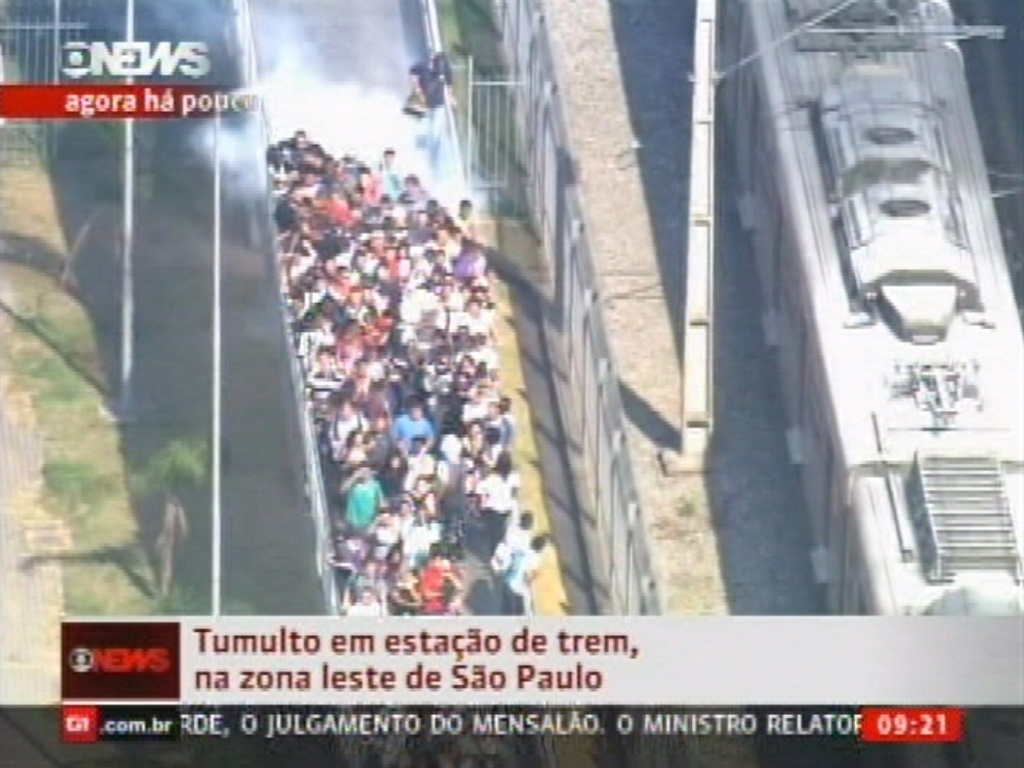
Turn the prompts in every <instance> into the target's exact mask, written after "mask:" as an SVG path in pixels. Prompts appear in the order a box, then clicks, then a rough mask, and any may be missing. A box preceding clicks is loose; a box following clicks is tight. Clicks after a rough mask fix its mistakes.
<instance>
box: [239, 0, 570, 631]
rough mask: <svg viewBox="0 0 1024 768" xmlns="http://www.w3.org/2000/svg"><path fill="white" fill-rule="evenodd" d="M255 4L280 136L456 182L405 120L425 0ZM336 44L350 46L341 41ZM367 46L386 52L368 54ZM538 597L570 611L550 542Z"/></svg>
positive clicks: (539, 486) (476, 563) (540, 524)
mask: <svg viewBox="0 0 1024 768" xmlns="http://www.w3.org/2000/svg"><path fill="white" fill-rule="evenodd" d="M251 6H252V10H253V16H254V22H255V28H256V38H257V47H258V49H259V58H260V70H261V72H262V73H264V77H265V80H264V82H263V83H261V85H260V89H261V92H262V93H263V94H264V104H265V107H266V109H267V112H268V119H269V123H270V130H271V131H272V132H273V134H274V137H273V138H281V137H284V136H287V135H290V134H291V133H292V132H294V131H295V130H297V129H299V128H302V129H304V130H307V131H308V132H309V135H310V136H312V137H314V138H316V139H317V140H318V141H320V142H322V143H323V144H324V145H325V147H326V148H327V149H328V150H329V151H342V150H349V151H352V152H353V153H354V154H356V155H357V156H360V157H376V156H378V155H379V154H380V152H381V151H383V149H385V148H388V147H390V148H394V149H395V150H396V151H397V156H398V158H399V162H400V163H402V164H403V168H407V169H408V170H409V171H411V172H418V173H421V174H423V176H424V178H425V183H426V186H427V187H428V189H431V190H436V189H439V188H441V189H451V188H453V187H454V186H457V183H456V182H458V181H459V180H458V179H453V178H451V176H456V175H457V171H456V169H454V168H439V167H435V168H430V167H426V166H430V165H431V164H432V162H433V163H434V164H437V160H438V159H437V158H431V157H429V156H428V154H427V153H426V152H425V151H424V148H423V147H422V146H421V145H419V144H418V143H417V137H416V133H415V131H413V130H412V125H413V124H411V123H410V122H409V121H408V120H407V119H406V118H403V117H402V116H401V106H402V103H403V101H404V98H405V96H406V94H407V90H408V83H409V80H408V74H407V73H408V68H409V67H410V66H411V65H412V64H413V63H414V62H416V61H418V60H420V59H422V58H423V57H425V55H426V53H427V50H428V44H427V40H426V37H425V30H424V27H423V23H422V15H421V14H422V8H421V3H420V2H418V0H380V1H379V2H374V3H373V4H372V5H370V4H366V3H358V2H355V0H346V1H345V2H326V0H321V1H319V2H286V1H283V0H276V1H275V2H270V0H253V1H252V2H251ZM339 40H344V41H345V44H344V45H339V44H338V41H339ZM382 41H385V42H382ZM367 50H376V51H380V52H381V53H382V55H380V56H367V55H365V51H367ZM342 145H343V146H342ZM421 166H423V167H421ZM496 316H497V323H496V332H497V336H498V344H497V346H498V350H499V354H500V357H501V377H502V380H503V382H504V384H505V389H506V391H507V392H508V394H509V395H510V397H512V399H513V415H514V418H515V422H516V425H517V437H516V442H517V444H519V445H520V446H521V448H520V450H519V451H518V453H519V455H518V456H517V457H516V458H517V460H518V461H517V466H516V469H517V470H518V471H519V473H520V475H521V477H522V480H523V490H522V496H523V501H524V508H526V509H529V510H530V511H531V512H533V513H534V515H535V527H534V529H535V531H536V532H537V533H544V532H547V531H549V530H550V523H549V521H548V516H547V514H546V510H545V506H546V505H545V503H544V490H543V479H542V477H541V471H540V462H539V460H538V459H537V450H536V439H535V436H534V435H533V433H532V423H533V420H532V417H531V412H530V408H529V405H528V402H527V394H526V389H527V387H526V379H525V375H524V373H523V365H522V362H521V360H520V359H519V344H518V342H517V339H516V330H515V325H514V321H513V319H512V317H513V313H512V308H511V306H510V304H509V294H508V292H507V291H501V301H499V305H498V307H497V313H496ZM523 459H526V460H525V461H523ZM546 469H547V467H545V470H546ZM469 535H470V540H469V541H468V542H467V550H468V560H467V564H466V565H467V571H468V579H467V581H468V584H467V585H466V586H467V594H468V595H469V597H468V607H469V609H470V610H471V611H472V612H473V613H475V614H483V615H489V614H498V613H501V612H502V611H501V598H500V589H499V587H500V585H498V584H496V580H495V577H494V576H493V574H492V572H491V570H490V567H489V562H488V559H489V555H488V554H485V553H484V552H483V551H482V545H481V542H479V541H475V540H473V533H472V531H470V532H469ZM555 544H556V545H557V542H555ZM533 597H534V600H533V603H534V610H535V612H536V613H539V614H542V615H563V614H565V613H567V612H568V611H569V606H568V605H567V602H568V601H567V599H566V589H565V586H564V583H563V580H562V576H561V566H560V563H559V558H558V553H557V551H556V548H555V547H552V546H549V547H548V548H547V552H546V553H545V555H544V557H543V558H542V565H541V568H540V570H539V572H538V573H537V575H536V577H535V579H534V594H533Z"/></svg>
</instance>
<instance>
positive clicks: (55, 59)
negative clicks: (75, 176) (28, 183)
mask: <svg viewBox="0 0 1024 768" xmlns="http://www.w3.org/2000/svg"><path fill="white" fill-rule="evenodd" d="M89 6H90V0H0V73H2V74H0V82H5V83H59V82H60V81H61V49H62V47H63V45H64V43H67V42H70V41H72V40H81V39H82V35H83V34H84V31H85V29H86V28H87V25H86V23H85V21H84V19H85V14H86V12H87V11H88V9H89ZM56 129H57V124H56V123H54V122H53V121H29V120H17V121H4V123H3V124H2V127H0V130H2V137H0V167H5V168H10V167H17V166H21V167H24V166H30V165H35V164H37V163H39V162H43V163H48V162H49V161H50V159H51V157H52V154H53V149H54V147H55V146H56V140H55V135H56Z"/></svg>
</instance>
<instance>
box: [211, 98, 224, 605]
mask: <svg viewBox="0 0 1024 768" xmlns="http://www.w3.org/2000/svg"><path fill="white" fill-rule="evenodd" d="M220 122H221V115H220V112H217V113H216V114H215V115H214V118H213V392H212V395H213V418H212V421H213V424H212V432H213V439H212V444H213V445H212V449H211V451H210V460H211V461H212V466H211V469H210V475H211V480H212V482H211V493H212V498H211V500H210V510H211V514H212V518H213V519H212V523H213V525H212V527H213V536H212V539H213V552H212V568H211V571H212V579H211V581H212V589H213V594H212V598H211V601H210V602H211V606H212V611H211V612H212V613H213V616H214V617H218V616H220V615H221V555H222V545H221V538H222V530H221V492H220V480H221V477H220V475H221V468H222V461H221V400H222V397H221V315H222V311H221V310H222V304H221V287H222V286H221V220H220V219H221V210H220V209H221V157H220V128H221V126H220Z"/></svg>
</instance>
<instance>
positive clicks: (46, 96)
mask: <svg viewBox="0 0 1024 768" xmlns="http://www.w3.org/2000/svg"><path fill="white" fill-rule="evenodd" d="M258 108H259V98H258V97H257V96H256V95H255V94H252V93H246V92H243V91H238V90H232V89H228V88H217V87H208V86H195V85H106V84H97V83H90V84H74V85H27V84H15V85H0V118H3V119H5V120H91V119H96V120H125V119H128V118H134V119H137V120H164V119H177V118H206V117H213V116H214V115H217V114H220V115H229V114H237V113H245V112H253V111H255V110H257V109H258Z"/></svg>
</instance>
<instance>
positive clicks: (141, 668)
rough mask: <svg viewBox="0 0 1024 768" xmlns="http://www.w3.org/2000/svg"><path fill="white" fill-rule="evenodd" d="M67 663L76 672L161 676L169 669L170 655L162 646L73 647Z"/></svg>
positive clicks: (81, 673)
mask: <svg viewBox="0 0 1024 768" xmlns="http://www.w3.org/2000/svg"><path fill="white" fill-rule="evenodd" d="M68 666H69V667H71V671H72V672H75V673H76V674H79V675H87V674H89V673H90V672H97V673H103V674H112V675H130V674H139V675H144V674H146V673H147V672H152V673H153V674H157V675H162V674H163V673H165V672H167V671H168V670H169V669H170V668H171V654H170V652H169V651H168V650H167V649H166V648H75V649H73V650H72V651H71V654H70V655H69V656H68Z"/></svg>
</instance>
